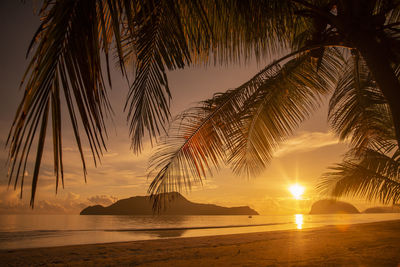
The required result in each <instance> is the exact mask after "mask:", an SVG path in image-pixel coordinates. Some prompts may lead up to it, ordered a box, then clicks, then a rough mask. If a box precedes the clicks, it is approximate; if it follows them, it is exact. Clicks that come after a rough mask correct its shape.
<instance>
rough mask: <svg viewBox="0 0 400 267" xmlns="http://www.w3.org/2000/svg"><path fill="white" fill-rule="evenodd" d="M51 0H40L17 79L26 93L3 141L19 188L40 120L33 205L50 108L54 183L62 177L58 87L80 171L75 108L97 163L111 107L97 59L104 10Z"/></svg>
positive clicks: (84, 3)
mask: <svg viewBox="0 0 400 267" xmlns="http://www.w3.org/2000/svg"><path fill="white" fill-rule="evenodd" d="M50 3H51V2H50V1H45V3H44V8H43V9H42V15H43V22H42V24H41V26H40V28H39V30H38V32H37V33H36V35H35V37H34V40H38V41H37V42H32V44H31V46H30V50H31V49H34V47H35V52H34V54H33V57H32V60H31V63H30V64H29V66H28V69H27V72H26V74H25V78H27V80H26V81H25V82H23V83H22V84H24V86H25V94H24V97H23V99H22V101H21V104H20V106H19V108H18V110H17V113H16V116H15V119H14V122H13V125H12V128H11V130H10V134H9V137H8V142H7V143H8V145H9V147H10V152H9V158H10V169H9V183H11V180H12V179H14V180H15V183H14V184H15V186H16V185H17V182H18V179H19V177H21V194H22V186H23V180H24V176H25V173H26V172H25V169H26V167H27V163H28V159H29V154H30V149H31V146H32V144H33V143H34V140H35V134H36V129H37V126H38V124H39V122H40V121H41V130H40V135H39V138H38V139H37V148H38V149H37V156H36V160H35V168H34V172H33V178H32V192H31V206H32V207H33V204H34V198H35V191H36V184H37V181H38V177H39V169H40V162H41V157H42V153H43V148H44V145H45V137H46V129H47V127H46V124H47V121H48V117H49V114H51V116H52V120H51V121H52V123H51V125H52V133H53V150H54V172H55V175H56V189H57V187H58V181H59V177H60V175H61V180H62V181H63V163H62V142H61V140H62V138H61V100H60V90H62V91H64V95H65V101H66V104H67V107H68V110H69V114H70V119H71V123H72V126H73V129H74V133H75V138H76V142H77V146H78V149H79V152H80V155H81V159H82V163H83V169H84V174H86V167H85V166H86V165H85V160H84V155H83V149H82V143H81V140H80V131H79V128H78V119H77V114H79V118H80V120H81V122H82V125H83V129H84V131H85V134H86V137H87V140H88V143H89V145H90V148H91V150H92V155H93V158H94V161H95V163H96V162H97V160H98V159H99V158H100V155H101V154H102V151H103V149H104V148H105V143H104V138H105V135H106V133H105V123H104V116H105V115H107V113H108V112H110V111H111V109H110V105H109V102H108V99H107V93H106V89H105V86H104V80H103V76H102V71H101V64H100V53H101V49H107V47H104V45H105V43H107V42H109V37H108V36H107V32H108V33H109V27H110V24H108V25H106V24H105V21H106V20H107V21H109V20H108V19H104V18H102V19H101V20H100V19H99V16H100V14H104V13H101V12H99V8H98V7H99V6H98V5H97V1H94V0H92V1H59V2H56V3H54V4H50ZM102 21H103V23H102ZM108 23H109V22H108ZM101 29H103V30H101ZM101 39H102V40H103V41H104V42H103V46H102V44H101V43H100V40H101ZM49 109H51V112H49ZM21 170H22V172H21Z"/></svg>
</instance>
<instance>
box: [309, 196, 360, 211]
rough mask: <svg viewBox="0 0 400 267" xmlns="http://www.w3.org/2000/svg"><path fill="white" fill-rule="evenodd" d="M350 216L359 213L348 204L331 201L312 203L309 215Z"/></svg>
mask: <svg viewBox="0 0 400 267" xmlns="http://www.w3.org/2000/svg"><path fill="white" fill-rule="evenodd" d="M337 213H341V214H350V213H360V212H359V211H358V210H357V208H356V207H354V206H353V205H351V204H350V203H346V202H342V201H336V200H332V199H322V200H319V201H317V202H314V204H312V206H311V210H310V214H337Z"/></svg>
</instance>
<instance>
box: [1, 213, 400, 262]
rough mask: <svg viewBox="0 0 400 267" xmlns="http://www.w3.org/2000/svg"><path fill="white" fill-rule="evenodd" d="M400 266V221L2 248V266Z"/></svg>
mask: <svg viewBox="0 0 400 267" xmlns="http://www.w3.org/2000/svg"><path fill="white" fill-rule="evenodd" d="M138 265H139V266H191V267H192V266H400V220H399V221H390V222H377V223H368V224H355V225H342V226H326V227H321V228H313V229H302V230H287V231H276V232H260V233H250V234H235V235H223V236H208V237H191V238H174V239H163V240H149V241H134V242H122V243H108V244H91V245H76V246H65V247H52V248H34V249H19V250H0V266H138Z"/></svg>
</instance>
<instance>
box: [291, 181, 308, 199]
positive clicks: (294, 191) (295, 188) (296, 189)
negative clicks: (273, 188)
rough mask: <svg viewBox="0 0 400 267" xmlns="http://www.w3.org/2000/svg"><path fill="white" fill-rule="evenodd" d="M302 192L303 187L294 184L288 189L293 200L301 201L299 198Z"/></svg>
mask: <svg viewBox="0 0 400 267" xmlns="http://www.w3.org/2000/svg"><path fill="white" fill-rule="evenodd" d="M304 190H305V188H304V186H301V185H299V184H294V185H291V186H290V187H289V191H290V193H292V195H293V197H294V198H295V199H301V196H302V195H303V193H304Z"/></svg>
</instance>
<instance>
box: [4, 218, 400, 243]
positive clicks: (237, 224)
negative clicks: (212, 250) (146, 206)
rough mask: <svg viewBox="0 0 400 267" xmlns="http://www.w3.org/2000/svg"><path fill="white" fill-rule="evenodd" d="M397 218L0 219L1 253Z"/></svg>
mask: <svg viewBox="0 0 400 267" xmlns="http://www.w3.org/2000/svg"><path fill="white" fill-rule="evenodd" d="M399 219H400V213H387V214H343V215H336V214H335V215H333V214H332V215H302V214H296V215H291V216H261V215H257V216H252V217H251V218H249V217H248V216H114V215H91V216H80V215H0V249H15V248H32V247H53V246H65V245H76V244H93V243H108V242H121V241H134V240H148V239H159V238H174V237H194V236H209V235H223V234H236V233H250V232H262V231H277V230H288V229H304V228H312V227H319V226H325V225H343V224H355V223H367V222H377V221H386V220H399Z"/></svg>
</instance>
